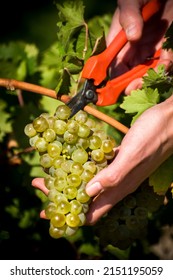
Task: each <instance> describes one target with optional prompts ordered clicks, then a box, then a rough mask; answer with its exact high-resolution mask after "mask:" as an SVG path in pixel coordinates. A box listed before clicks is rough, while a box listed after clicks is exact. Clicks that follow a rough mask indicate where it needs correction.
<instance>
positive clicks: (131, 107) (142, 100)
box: [120, 88, 159, 124]
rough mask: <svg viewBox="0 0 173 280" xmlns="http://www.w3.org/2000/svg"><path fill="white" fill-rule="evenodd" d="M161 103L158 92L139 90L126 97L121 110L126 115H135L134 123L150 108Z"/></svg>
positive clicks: (149, 89)
mask: <svg viewBox="0 0 173 280" xmlns="http://www.w3.org/2000/svg"><path fill="white" fill-rule="evenodd" d="M158 101H159V94H158V90H157V89H155V90H153V89H151V88H147V89H137V90H133V91H132V92H131V95H129V96H126V97H124V101H123V102H122V104H120V108H122V109H124V110H125V113H128V114H133V115H135V116H134V117H133V119H132V123H131V124H133V123H134V121H135V120H136V119H137V118H138V117H139V116H140V115H141V114H142V113H143V112H144V111H145V110H146V109H148V108H150V107H152V106H154V105H155V104H157V103H158Z"/></svg>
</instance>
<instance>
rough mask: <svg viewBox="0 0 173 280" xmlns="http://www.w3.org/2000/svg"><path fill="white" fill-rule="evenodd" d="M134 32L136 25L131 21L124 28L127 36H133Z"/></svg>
mask: <svg viewBox="0 0 173 280" xmlns="http://www.w3.org/2000/svg"><path fill="white" fill-rule="evenodd" d="M135 34H136V25H135V24H134V23H133V24H131V25H129V26H128V27H127V28H126V35H127V37H133V36H134V35H135Z"/></svg>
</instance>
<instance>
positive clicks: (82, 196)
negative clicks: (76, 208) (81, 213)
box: [76, 188, 90, 203]
mask: <svg viewBox="0 0 173 280" xmlns="http://www.w3.org/2000/svg"><path fill="white" fill-rule="evenodd" d="M76 199H77V200H78V201H79V202H81V203H86V202H89V201H90V196H89V195H87V193H86V191H85V189H84V188H79V189H78V192H77V196H76Z"/></svg>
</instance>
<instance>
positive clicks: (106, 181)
mask: <svg viewBox="0 0 173 280" xmlns="http://www.w3.org/2000/svg"><path fill="white" fill-rule="evenodd" d="M113 167H114V166H113V163H111V164H110V165H109V166H108V167H106V168H104V169H102V170H101V171H99V173H98V174H97V175H95V177H94V178H93V179H92V180H91V181H89V183H88V184H87V185H86V193H87V194H88V195H89V196H91V197H92V196H96V195H98V194H99V193H100V192H102V191H103V190H104V189H106V188H108V187H113V186H115V184H116V178H115V173H116V172H115V170H114V168H113Z"/></svg>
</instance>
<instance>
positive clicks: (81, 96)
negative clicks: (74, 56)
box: [66, 80, 98, 118]
mask: <svg viewBox="0 0 173 280" xmlns="http://www.w3.org/2000/svg"><path fill="white" fill-rule="evenodd" d="M97 99H98V97H97V93H96V86H95V85H94V83H93V81H92V80H86V81H85V83H84V86H83V88H82V89H81V90H80V91H79V92H78V93H77V94H76V95H75V96H74V97H72V98H71V100H70V101H69V102H67V103H66V105H67V106H68V107H69V108H70V109H71V114H70V118H72V117H73V116H74V115H75V114H76V113H77V112H78V111H80V110H83V108H84V107H85V106H86V105H87V104H89V103H94V104H95V103H96V102H97Z"/></svg>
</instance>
